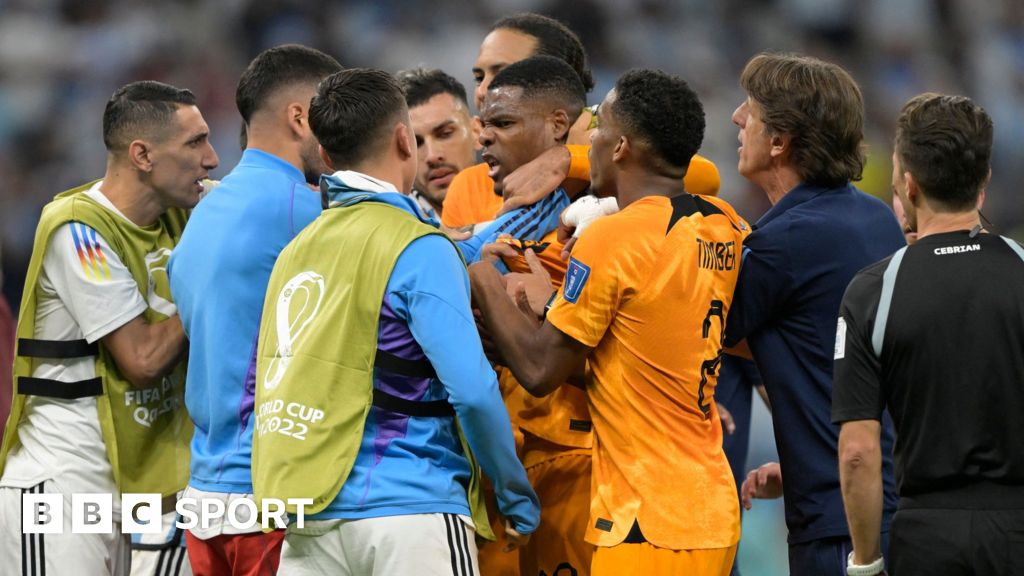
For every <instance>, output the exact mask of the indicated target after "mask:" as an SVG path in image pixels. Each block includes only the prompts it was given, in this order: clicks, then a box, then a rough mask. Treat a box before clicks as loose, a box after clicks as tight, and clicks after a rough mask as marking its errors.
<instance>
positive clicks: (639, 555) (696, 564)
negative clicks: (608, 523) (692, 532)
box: [590, 542, 736, 576]
mask: <svg viewBox="0 0 1024 576" xmlns="http://www.w3.org/2000/svg"><path fill="white" fill-rule="evenodd" d="M735 558H736V546H735V545H733V546H730V547H728V548H710V549H707V550H669V549H668V548H658V547H656V546H652V545H651V544H649V543H647V542H644V543H641V544H619V545H618V546H610V547H605V546H599V547H598V548H597V550H596V551H594V561H593V563H592V564H591V566H590V568H591V572H590V573H591V574H592V575H593V576H624V575H629V574H638V575H643V576H649V575H651V574H666V575H667V574H685V575H687V576H729V571H730V570H732V562H733V560H734V559H735Z"/></svg>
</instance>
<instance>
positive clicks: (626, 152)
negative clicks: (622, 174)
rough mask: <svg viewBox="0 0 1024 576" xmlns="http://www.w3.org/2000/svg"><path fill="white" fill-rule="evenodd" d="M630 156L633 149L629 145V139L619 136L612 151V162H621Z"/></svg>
mask: <svg viewBox="0 0 1024 576" xmlns="http://www.w3.org/2000/svg"><path fill="white" fill-rule="evenodd" d="M632 154H633V147H632V145H631V144H630V143H629V138H627V137H626V136H625V135H623V136H619V141H618V142H616V143H615V149H614V150H612V162H622V161H623V160H625V159H627V158H629V157H630V156H631V155H632Z"/></svg>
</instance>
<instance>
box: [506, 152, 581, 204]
mask: <svg viewBox="0 0 1024 576" xmlns="http://www.w3.org/2000/svg"><path fill="white" fill-rule="evenodd" d="M571 160H572V158H571V156H570V155H569V149H568V148H566V147H565V146H555V147H554V148H548V149H547V150H545V151H544V152H542V153H541V155H540V156H537V157H536V158H534V159H533V160H530V161H529V162H527V163H526V164H523V165H522V166H520V167H519V168H516V169H515V170H513V171H512V173H511V174H509V175H508V176H505V179H504V180H502V191H501V195H502V197H504V198H505V203H504V204H502V206H501V210H499V211H498V216H501V215H502V214H504V213H506V212H508V211H509V210H515V209H516V208H519V207H522V206H529V205H530V204H534V203H536V202H537V201H539V200H540V199H541V198H544V197H545V196H547V195H548V194H551V193H552V192H554V191H555V189H556V188H558V185H559V184H561V183H562V181H563V180H565V177H566V176H568V174H569V162H570V161H571Z"/></svg>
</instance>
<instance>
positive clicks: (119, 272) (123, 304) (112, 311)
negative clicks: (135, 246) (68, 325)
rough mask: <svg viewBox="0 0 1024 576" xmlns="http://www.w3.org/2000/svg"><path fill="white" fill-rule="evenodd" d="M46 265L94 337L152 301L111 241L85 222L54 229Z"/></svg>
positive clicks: (90, 339)
mask: <svg viewBox="0 0 1024 576" xmlns="http://www.w3.org/2000/svg"><path fill="white" fill-rule="evenodd" d="M43 270H44V273H45V274H46V277H47V279H48V280H49V282H50V284H51V285H52V287H53V290H54V291H55V292H56V295H57V297H58V298H59V299H60V300H61V302H62V303H63V304H64V306H65V307H66V308H67V309H68V312H69V314H70V315H71V317H72V318H73V319H74V320H75V322H76V323H77V324H78V326H79V328H81V330H82V334H83V335H84V337H85V339H86V340H87V341H88V342H90V343H92V342H95V341H97V340H99V339H100V338H103V337H104V336H106V335H107V334H110V333H111V332H113V331H114V330H116V329H118V328H120V327H121V326H124V325H125V324H127V323H128V322H129V321H131V320H133V319H134V318H135V317H136V316H138V315H139V314H142V313H143V312H144V311H145V310H146V308H147V307H148V306H147V304H146V300H145V298H143V296H142V294H141V293H140V292H139V288H138V285H137V284H136V283H135V279H134V278H132V275H131V273H130V272H129V271H128V268H127V267H126V266H125V265H124V263H123V262H121V259H120V258H119V257H118V255H117V254H116V253H115V252H114V251H113V250H111V249H110V246H109V244H107V241H106V240H104V239H103V237H102V236H100V235H99V233H97V232H96V230H94V229H92V228H90V227H89V226H86V225H85V224H82V223H81V222H68V223H67V224H63V225H62V226H60V227H59V228H57V230H56V231H54V233H53V234H52V236H51V237H50V244H49V246H47V248H46V255H45V256H44V258H43Z"/></svg>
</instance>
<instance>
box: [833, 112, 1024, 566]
mask: <svg viewBox="0 0 1024 576" xmlns="http://www.w3.org/2000/svg"><path fill="white" fill-rule="evenodd" d="M991 153H992V120H991V118H989V116H988V114H986V113H985V111H984V110H982V109H981V108H980V107H978V106H977V105H975V104H974V103H973V102H972V101H971V100H970V99H968V98H965V97H962V96H943V95H938V94H922V95H920V96H917V97H915V98H913V99H912V100H910V102H908V103H907V104H906V105H905V106H904V107H903V110H902V112H901V114H900V117H899V120H898V121H897V127H896V150H895V153H894V154H893V167H894V169H893V189H894V191H895V193H896V195H897V197H898V199H899V201H900V202H901V203H902V204H903V207H904V209H905V212H906V220H907V224H909V225H910V228H911V229H912V230H914V231H916V232H917V234H918V241H917V243H916V244H914V245H913V246H910V247H907V248H903V249H901V250H899V251H898V252H896V253H895V254H894V255H893V256H891V257H889V258H887V259H885V260H883V261H881V262H879V263H877V264H874V265H872V266H870V267H868V268H866V269H864V270H862V271H861V272H860V273H859V274H857V276H856V277H855V278H854V279H853V281H852V282H851V283H850V286H849V287H848V288H847V290H846V295H845V297H844V298H843V304H842V308H841V317H840V318H839V325H838V330H837V335H836V347H835V386H834V390H833V404H832V419H833V421H835V422H836V423H841V424H842V429H841V432H840V436H839V467H840V478H841V484H842V491H843V500H844V503H845V505H846V516H847V520H848V522H849V525H850V534H851V536H852V538H853V546H854V548H853V552H852V553H851V554H850V557H849V559H848V573H849V574H850V575H851V576H855V575H860V574H863V575H871V574H879V573H881V572H882V571H883V569H884V563H885V560H884V559H883V558H882V557H881V553H880V543H879V541H878V533H879V531H878V526H879V523H880V521H881V513H882V490H881V472H880V462H881V451H880V445H879V420H880V419H881V417H882V411H883V409H885V408H888V410H889V412H890V414H891V415H892V418H893V422H894V423H895V426H896V434H897V441H896V448H895V456H896V479H897V485H898V490H899V495H900V505H899V509H898V511H897V513H896V515H895V517H894V519H893V522H892V528H891V542H890V553H891V558H889V564H890V566H891V570H892V574H894V575H895V576H908V575H912V574H929V575H931V574H943V575H960V574H963V575H968V574H979V575H980V574H984V575H1002V574H1006V575H1009V574H1024V249H1022V248H1021V246H1020V245H1019V244H1018V243H1017V242H1014V241H1013V240H1010V239H1007V238H1003V237H1000V236H997V235H995V234H989V233H987V232H986V231H985V229H984V228H982V225H981V223H980V221H979V215H978V208H979V207H980V205H981V203H982V201H983V200H984V187H985V185H986V183H987V182H988V178H989V175H990V174H991V171H990V168H989V160H990V158H991Z"/></svg>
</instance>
